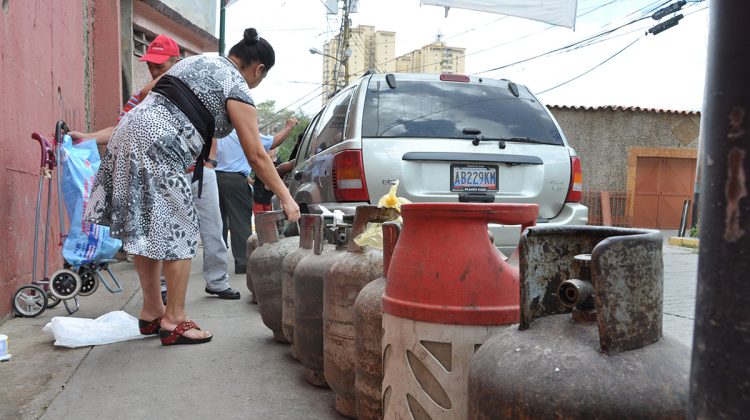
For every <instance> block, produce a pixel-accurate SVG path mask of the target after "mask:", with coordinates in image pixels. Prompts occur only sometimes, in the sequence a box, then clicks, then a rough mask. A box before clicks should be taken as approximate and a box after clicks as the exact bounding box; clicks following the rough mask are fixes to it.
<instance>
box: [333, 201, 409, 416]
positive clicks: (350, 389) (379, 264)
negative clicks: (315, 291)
mask: <svg viewBox="0 0 750 420" xmlns="http://www.w3.org/2000/svg"><path fill="white" fill-rule="evenodd" d="M398 217H399V213H398V211H397V210H396V209H392V208H381V207H377V206H359V207H357V209H356V213H355V215H354V224H353V226H352V231H351V234H350V237H349V243H348V245H347V250H346V252H345V253H342V254H339V255H338V256H337V257H336V258H334V259H333V260H332V261H331V263H330V265H329V267H328V269H327V270H326V272H325V274H324V282H323V283H324V284H323V342H324V344H323V349H324V362H323V366H324V370H325V377H326V382H328V385H329V386H330V387H331V389H332V390H333V391H334V392H335V393H336V404H335V408H336V411H337V412H338V413H339V414H341V415H343V416H346V417H350V418H352V417H356V413H357V410H356V393H355V391H354V379H355V373H354V372H355V369H354V360H355V352H354V301H355V300H356V299H357V295H358V294H359V292H360V291H361V290H362V288H363V287H365V286H366V285H367V284H368V283H370V282H371V281H373V280H375V279H377V278H379V277H382V276H383V251H382V250H380V249H376V248H371V247H361V246H359V245H357V244H356V243H355V242H354V238H356V237H357V236H358V235H359V234H360V233H362V232H363V231H364V230H365V228H366V227H367V225H368V223H383V222H387V221H391V220H396V219H397V218H398Z"/></svg>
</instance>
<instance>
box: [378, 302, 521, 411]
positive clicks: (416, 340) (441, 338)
mask: <svg viewBox="0 0 750 420" xmlns="http://www.w3.org/2000/svg"><path fill="white" fill-rule="evenodd" d="M508 328H510V325H497V326H496V325H488V326H484V325H450V324H433V323H429V322H422V321H415V320H411V319H406V318H401V317H397V316H394V315H391V314H388V313H385V314H383V330H384V335H383V367H384V377H383V386H382V390H383V391H382V392H383V395H384V396H385V395H389V397H388V398H385V397H384V398H383V413H384V418H387V419H393V418H404V419H407V418H424V417H417V416H416V415H415V414H416V413H421V414H426V415H427V416H429V418H431V419H434V420H437V419H446V420H447V419H458V418H464V417H465V413H466V412H467V411H466V410H467V409H468V398H467V395H466V389H467V386H468V379H469V362H470V360H471V357H472V356H473V355H474V352H475V351H476V349H477V348H478V347H479V346H480V345H481V344H482V343H484V342H485V340H487V339H488V338H489V337H491V336H492V335H493V334H495V333H497V332H498V331H501V330H505V329H508Z"/></svg>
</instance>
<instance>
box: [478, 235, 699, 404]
mask: <svg viewBox="0 0 750 420" xmlns="http://www.w3.org/2000/svg"><path fill="white" fill-rule="evenodd" d="M520 251H521V254H520V263H521V322H520V325H519V326H518V327H516V326H512V327H508V328H507V329H505V330H504V331H502V332H500V333H498V334H496V335H494V336H493V337H492V338H490V339H489V340H487V341H486V342H485V343H484V344H483V345H482V346H481V348H480V349H479V350H478V351H477V353H476V354H475V355H474V357H473V358H472V361H471V367H470V372H469V388H468V395H469V413H468V418H471V419H490V418H492V419H494V418H499V417H502V418H525V419H550V418H557V419H682V418H685V415H686V411H685V410H686V404H687V396H688V374H689V369H690V351H689V349H688V348H687V347H686V346H684V345H683V344H681V343H679V342H678V341H676V340H675V339H672V338H670V337H668V336H662V295H663V284H662V283H663V262H662V236H661V234H660V233H659V232H658V231H654V230H642V229H620V228H606V227H594V226H577V227H532V228H529V229H528V230H527V231H526V232H525V233H524V234H523V236H522V239H521V244H520ZM589 253H590V257H589V256H588V255H586V254H589ZM589 259H590V267H589V262H588V261H587V260H589ZM571 312H572V314H571ZM532 321H533V322H532Z"/></svg>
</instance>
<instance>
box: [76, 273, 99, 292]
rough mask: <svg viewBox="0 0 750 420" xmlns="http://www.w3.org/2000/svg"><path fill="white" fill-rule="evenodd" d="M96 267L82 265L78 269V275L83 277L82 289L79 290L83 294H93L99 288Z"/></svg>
mask: <svg viewBox="0 0 750 420" xmlns="http://www.w3.org/2000/svg"><path fill="white" fill-rule="evenodd" d="M94 270H95V269H93V268H89V267H81V268H79V269H78V276H79V277H81V290H80V291H79V292H78V294H79V295H81V296H91V295H92V294H94V292H96V289H98V288H99V276H97V275H96V272H95V271H94Z"/></svg>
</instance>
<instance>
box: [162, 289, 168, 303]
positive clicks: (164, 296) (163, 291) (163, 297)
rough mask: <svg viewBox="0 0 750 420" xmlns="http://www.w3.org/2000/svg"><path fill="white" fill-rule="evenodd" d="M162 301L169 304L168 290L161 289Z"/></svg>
mask: <svg viewBox="0 0 750 420" xmlns="http://www.w3.org/2000/svg"><path fill="white" fill-rule="evenodd" d="M161 302H162V303H163V304H165V305H166V304H167V291H166V290H162V291H161Z"/></svg>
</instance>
